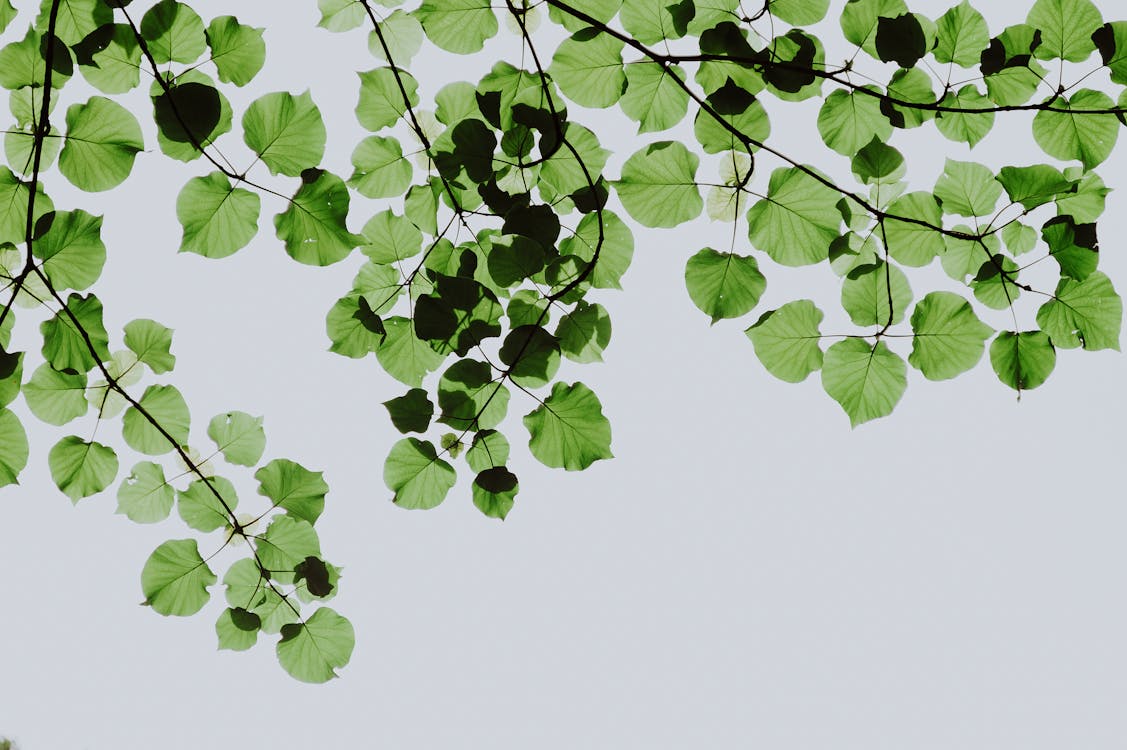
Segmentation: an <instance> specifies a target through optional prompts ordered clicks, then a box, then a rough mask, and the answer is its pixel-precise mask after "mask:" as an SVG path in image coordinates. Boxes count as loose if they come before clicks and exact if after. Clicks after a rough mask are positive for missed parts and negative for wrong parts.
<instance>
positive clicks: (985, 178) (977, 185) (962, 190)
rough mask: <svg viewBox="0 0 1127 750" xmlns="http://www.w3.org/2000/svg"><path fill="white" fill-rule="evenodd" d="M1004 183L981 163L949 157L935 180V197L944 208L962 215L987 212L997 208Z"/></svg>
mask: <svg viewBox="0 0 1127 750" xmlns="http://www.w3.org/2000/svg"><path fill="white" fill-rule="evenodd" d="M1001 196H1002V185H1001V183H999V182H998V181H997V179H995V177H994V172H993V171H992V170H990V169H988V168H987V167H985V166H983V165H982V164H977V163H975V162H970V161H956V160H954V159H948V160H947V162H946V164H945V165H944V167H943V176H942V177H940V178H939V180H938V181H937V182H936V183H935V197H936V198H938V199H939V201H940V202H941V203H942V204H943V212H944V213H948V214H958V215H959V216H988V215H990V214H992V213H993V212H994V207H995V206H996V205H997V203H998V198H1000V197H1001Z"/></svg>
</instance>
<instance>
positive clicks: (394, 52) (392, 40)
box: [368, 10, 424, 65]
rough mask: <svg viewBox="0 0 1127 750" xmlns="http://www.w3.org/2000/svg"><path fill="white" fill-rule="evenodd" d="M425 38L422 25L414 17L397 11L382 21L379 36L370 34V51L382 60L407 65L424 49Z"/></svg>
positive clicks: (374, 33)
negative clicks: (385, 46) (421, 48)
mask: <svg viewBox="0 0 1127 750" xmlns="http://www.w3.org/2000/svg"><path fill="white" fill-rule="evenodd" d="M423 36H424V34H423V27H422V24H420V23H419V21H418V20H417V19H416V18H415V17H414V16H412V15H411V14H409V13H405V12H403V11H402V10H396V11H393V12H392V13H391V15H389V16H387V17H386V18H384V19H383V20H382V21H380V33H379V34H377V33H376V32H375V30H372V31H369V32H368V51H369V52H371V53H372V54H373V55H374V56H375V57H378V58H379V59H381V60H387V61H388V62H396V63H398V64H400V65H406V64H407V63H409V62H410V61H411V58H412V57H414V56H415V54H416V53H417V52H418V51H419V48H420V47H422V45H423ZM385 44H386V45H387V49H386V50H385V49H384V45H385ZM389 56H390V58H391V59H390V60H388V57H389Z"/></svg>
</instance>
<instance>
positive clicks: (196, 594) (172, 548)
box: [141, 539, 217, 617]
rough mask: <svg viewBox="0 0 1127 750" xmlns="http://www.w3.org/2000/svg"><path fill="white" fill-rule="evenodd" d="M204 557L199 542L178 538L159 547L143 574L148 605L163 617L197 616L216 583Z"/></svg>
mask: <svg viewBox="0 0 1127 750" xmlns="http://www.w3.org/2000/svg"><path fill="white" fill-rule="evenodd" d="M216 580H217V579H216V577H215V573H212V572H211V568H209V567H208V566H207V563H205V562H204V561H203V558H202V557H200V551H199V547H197V546H196V540H195V539H174V540H171V541H168V542H165V543H164V544H162V545H160V546H159V547H157V548H156V549H155V550H154V551H153V553H152V554H151V555H149V559H148V560H147V561H146V562H145V567H144V569H142V571H141V590H142V591H143V592H144V594H145V604H147V605H148V606H150V607H152V608H153V609H154V610H155V611H156V612H158V613H160V614H162V615H177V616H181V617H182V616H187V615H194V614H195V613H196V612H199V611H200V610H201V609H203V606H204V605H205V604H207V601H208V599H210V598H211V594H209V593H208V591H207V587H208V586H211V585H212V584H214V583H215V582H216Z"/></svg>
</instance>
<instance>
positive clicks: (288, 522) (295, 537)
mask: <svg viewBox="0 0 1127 750" xmlns="http://www.w3.org/2000/svg"><path fill="white" fill-rule="evenodd" d="M255 552H256V553H257V555H258V559H259V561H261V563H262V567H263V568H264V569H265V570H267V571H268V572H269V573H270V577H271V578H273V579H274V580H275V581H279V582H281V583H292V582H293V579H294V568H296V567H297V565H298V564H299V563H300V562H301V561H302V560H304V559H305V558H306V557H310V556H312V557H320V556H321V544H320V541H319V540H318V539H317V532H316V531H314V529H313V525H312V524H310V523H309V522H308V521H306V520H304V519H301V518H297V517H295V516H292V515H284V516H274V518H273V520H272V521H270V526H269V527H267V529H266V533H265V534H262V535H260V536H258V537H256V538H255Z"/></svg>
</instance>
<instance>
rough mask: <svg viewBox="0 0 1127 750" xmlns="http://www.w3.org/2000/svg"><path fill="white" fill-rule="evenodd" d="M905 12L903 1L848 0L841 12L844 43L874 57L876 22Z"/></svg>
mask: <svg viewBox="0 0 1127 750" xmlns="http://www.w3.org/2000/svg"><path fill="white" fill-rule="evenodd" d="M907 12H908V6H906V5H905V4H904V2H903V0H849V2H847V3H846V4H845V8H844V9H843V10H842V12H841V30H842V33H844V34H845V39H846V41H848V42H849V43H850V44H856V45H857V46H859V47H862V48H863V49H864V50H865V51H866V52H868V53H869V54H870V55H872V56H873V57H876V56H877V50H876V35H877V25H878V21H879V20H880V19H881V18H896V17H897V16H899V15H901V14H903V13H907Z"/></svg>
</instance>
